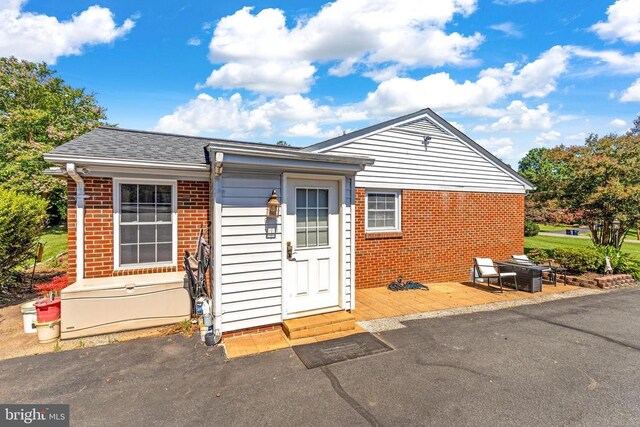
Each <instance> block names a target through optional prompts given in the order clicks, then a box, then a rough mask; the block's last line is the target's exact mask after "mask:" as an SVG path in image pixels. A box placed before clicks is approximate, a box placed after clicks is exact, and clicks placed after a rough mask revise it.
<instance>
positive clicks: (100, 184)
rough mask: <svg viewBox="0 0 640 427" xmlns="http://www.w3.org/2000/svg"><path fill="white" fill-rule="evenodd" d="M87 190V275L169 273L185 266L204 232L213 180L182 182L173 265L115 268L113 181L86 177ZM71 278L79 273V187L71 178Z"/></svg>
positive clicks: (180, 184)
mask: <svg viewBox="0 0 640 427" xmlns="http://www.w3.org/2000/svg"><path fill="white" fill-rule="evenodd" d="M84 182H85V193H86V194H87V195H88V196H90V197H89V198H88V199H86V201H85V264H84V265H85V277H86V278H93V277H109V276H119V275H129V274H146V273H165V272H171V271H179V270H181V269H182V255H183V253H184V250H185V249H186V250H188V251H189V252H192V251H193V250H194V248H195V242H196V239H197V237H198V233H199V232H200V227H201V226H202V227H205V236H206V237H207V238H208V234H206V233H208V232H207V231H206V227H207V224H208V222H209V183H208V182H207V181H178V186H177V187H178V265H177V266H169V267H154V268H140V269H127V270H114V269H113V262H114V260H113V251H114V249H113V244H114V242H113V180H112V179H111V178H95V177H87V178H84ZM67 185H68V194H69V199H68V214H67V218H68V219H67V222H68V229H69V238H68V239H69V268H68V271H69V280H70V281H72V282H73V281H75V274H76V247H75V243H76V230H75V225H76V208H75V205H76V199H75V195H76V188H75V182H73V180H71V179H69V180H68V181H67Z"/></svg>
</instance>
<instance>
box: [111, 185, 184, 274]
mask: <svg viewBox="0 0 640 427" xmlns="http://www.w3.org/2000/svg"><path fill="white" fill-rule="evenodd" d="M121 184H152V185H170V186H171V228H172V242H171V244H172V248H171V261H170V262H154V263H144V264H127V265H120V197H121V196H120V185H121ZM177 260H178V181H177V180H167V179H145V178H113V269H114V270H138V269H141V268H153V267H176V266H177V265H178V262H177Z"/></svg>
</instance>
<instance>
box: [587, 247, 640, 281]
mask: <svg viewBox="0 0 640 427" xmlns="http://www.w3.org/2000/svg"><path fill="white" fill-rule="evenodd" d="M597 251H598V253H599V254H600V257H601V258H602V260H603V261H602V265H601V266H600V269H599V272H600V273H604V268H605V261H604V259H605V257H607V256H608V257H609V260H610V261H611V268H613V272H614V273H622V274H630V275H632V276H633V277H635V278H636V279H637V280H640V261H638V260H636V259H635V258H632V257H631V255H629V254H628V253H626V252H622V251H621V250H620V249H616V248H614V247H613V246H600V247H598V248H597Z"/></svg>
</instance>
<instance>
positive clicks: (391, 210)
mask: <svg viewBox="0 0 640 427" xmlns="http://www.w3.org/2000/svg"><path fill="white" fill-rule="evenodd" d="M365 199H366V200H365V224H366V231H400V191H377V190H367V192H366V197H365Z"/></svg>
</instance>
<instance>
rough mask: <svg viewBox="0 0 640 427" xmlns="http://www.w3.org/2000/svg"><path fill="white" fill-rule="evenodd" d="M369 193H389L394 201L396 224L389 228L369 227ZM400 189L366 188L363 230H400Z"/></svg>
mask: <svg viewBox="0 0 640 427" xmlns="http://www.w3.org/2000/svg"><path fill="white" fill-rule="evenodd" d="M369 193H375V194H390V195H393V196H395V201H396V226H395V227H389V228H369ZM401 211H402V191H400V190H376V189H375V188H368V189H366V190H365V196H364V231H365V232H367V233H388V232H390V231H402V215H401Z"/></svg>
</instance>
